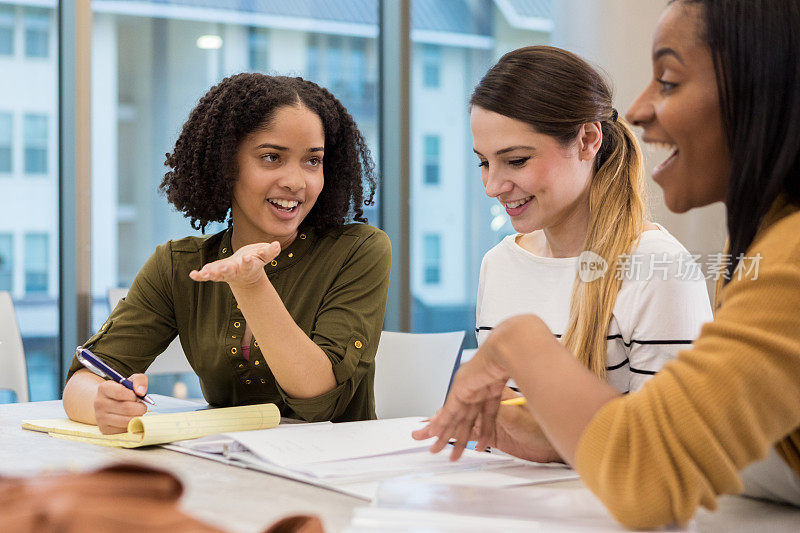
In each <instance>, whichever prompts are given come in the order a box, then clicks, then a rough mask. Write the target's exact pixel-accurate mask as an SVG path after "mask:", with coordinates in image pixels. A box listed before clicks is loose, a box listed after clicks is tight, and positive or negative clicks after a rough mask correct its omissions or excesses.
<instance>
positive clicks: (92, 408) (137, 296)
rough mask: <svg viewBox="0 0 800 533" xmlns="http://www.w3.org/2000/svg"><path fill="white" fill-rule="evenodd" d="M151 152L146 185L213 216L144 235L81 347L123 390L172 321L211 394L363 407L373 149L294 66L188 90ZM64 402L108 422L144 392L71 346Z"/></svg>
mask: <svg viewBox="0 0 800 533" xmlns="http://www.w3.org/2000/svg"><path fill="white" fill-rule="evenodd" d="M165 164H166V165H167V166H168V167H169V168H170V171H169V172H167V173H166V175H165V176H164V180H163V182H162V183H161V189H162V190H163V191H164V192H165V193H166V196H167V199H168V200H169V201H170V202H171V203H172V204H173V205H174V206H175V207H176V208H177V209H178V210H179V211H182V212H183V213H184V215H185V216H186V217H187V218H189V219H190V220H191V225H192V227H194V228H195V229H200V230H205V227H206V226H207V225H208V224H209V223H210V222H223V221H225V220H226V219H228V221H229V227H228V229H226V230H224V231H222V232H220V233H217V234H216V235H211V236H208V237H187V238H184V239H179V240H174V241H169V242H167V243H165V244H163V245H161V246H159V247H158V248H156V251H155V253H154V254H153V255H152V256H151V257H150V259H149V260H148V261H147V263H146V264H145V265H144V266H143V267H142V269H141V270H140V271H139V273H138V274H137V276H136V279H134V281H133V285H132V286H131V288H130V290H129V291H128V295H127V297H126V298H124V299H123V300H122V301H121V302H120V303H119V304H118V305H117V307H116V308H115V309H114V310H113V312H112V313H111V316H110V317H109V318H108V320H107V321H106V323H105V324H104V325H103V327H102V328H100V331H99V332H98V333H97V334H96V335H94V336H93V337H92V338H90V339H89V340H88V341H86V343H85V344H84V347H85V348H88V349H90V350H92V351H93V352H94V353H95V354H96V355H97V356H99V357H101V358H102V359H104V360H105V362H106V363H107V364H108V365H109V366H111V367H112V368H114V369H116V370H117V371H118V372H120V373H121V374H123V375H125V376H131V378H130V379H131V381H133V383H134V387H135V388H136V392H137V393H138V394H139V396H143V395H144V394H145V392H146V391H147V377H146V376H145V375H144V374H143V372H144V371H145V370H146V369H147V367H148V366H149V365H150V363H152V362H153V360H154V359H155V358H156V357H157V356H158V355H159V354H160V353H161V352H163V351H164V349H165V348H166V347H167V345H168V344H169V343H170V341H172V339H174V338H175V336H176V335H177V336H179V337H180V341H181V346H182V347H183V351H184V353H185V354H186V357H187V358H188V360H189V363H190V364H191V366H192V368H193V369H194V370H195V372H196V373H197V375H198V376H199V378H200V384H201V387H202V389H203V395H204V396H205V399H206V400H207V401H208V403H209V404H211V405H214V406H233V405H244V404H254V403H267V402H273V403H275V404H277V405H278V407H279V408H280V410H281V414H282V415H283V416H289V417H293V418H301V419H304V420H309V421H321V420H333V421H351V420H363V419H370V418H375V405H374V399H373V376H374V372H375V363H374V357H375V352H376V350H377V347H378V340H379V338H380V333H381V329H382V325H383V315H384V309H385V307H386V296H387V292H388V282H389V268H390V262H391V260H390V255H391V251H390V245H389V240H388V238H387V237H386V234H385V233H383V232H382V231H380V230H379V229H377V228H374V227H372V226H368V225H367V224H366V222H367V220H366V219H365V218H364V217H363V210H362V207H363V205H365V204H368V203H371V202H372V198H373V195H374V192H375V190H374V188H375V178H374V173H373V164H372V160H371V158H370V154H369V150H368V149H367V147H366V144H365V142H364V139H363V137H362V135H361V133H360V132H359V130H358V127H357V126H356V124H355V122H354V121H353V118H352V117H351V116H350V114H349V113H348V112H347V110H346V109H345V108H344V107H343V106H342V104H341V103H340V102H339V100H337V99H336V98H335V97H334V96H333V95H332V94H331V93H330V92H328V91H327V90H325V89H323V88H322V87H319V86H318V85H316V84H314V83H312V82H309V81H306V80H303V79H302V78H288V77H283V76H265V75H262V74H237V75H235V76H231V77H229V78H226V79H224V80H222V82H220V83H219V84H218V85H217V86H215V87H212V88H211V89H210V90H209V91H208V93H206V95H205V96H203V97H202V98H201V99H200V102H199V103H198V104H197V106H196V107H195V108H194V110H193V111H192V112H191V114H190V115H189V119H188V120H187V121H186V123H185V124H184V125H183V131H182V132H181V134H180V136H179V137H178V140H177V142H176V143H175V149H174V150H173V151H172V153H170V154H167V157H166V163H165ZM365 184H366V185H368V187H369V190H368V191H367V196H365V191H364V188H365V187H364V185H365ZM214 282H220V283H214ZM64 409H65V410H66V412H67V414H68V415H69V416H70V418H72V419H73V420H77V421H80V422H86V423H90V424H97V425H98V426H99V427H100V430H101V431H102V432H104V433H114V432H120V431H125V430H126V428H127V424H128V420H130V419H131V418H132V417H134V416H138V415H141V414H143V413H144V411H145V406H144V404H143V403H141V402H140V401H137V398H136V396H135V395H134V393H133V391H131V390H128V389H126V388H125V387H123V386H122V385H119V384H117V383H114V382H113V381H104V380H103V379H101V378H99V377H98V376H96V375H94V374H92V373H90V372H88V371H87V370H85V369H83V368H82V367H81V365H80V363H79V362H78V361H77V360H73V362H72V366H71V367H70V371H69V376H68V382H67V386H66V388H65V389H64Z"/></svg>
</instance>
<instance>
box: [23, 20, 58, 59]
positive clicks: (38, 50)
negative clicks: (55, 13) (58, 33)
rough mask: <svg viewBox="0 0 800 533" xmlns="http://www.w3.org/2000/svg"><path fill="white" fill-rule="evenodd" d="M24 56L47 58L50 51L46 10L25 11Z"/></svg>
mask: <svg viewBox="0 0 800 533" xmlns="http://www.w3.org/2000/svg"><path fill="white" fill-rule="evenodd" d="M24 20H25V56H27V57H31V58H33V57H40V58H42V57H47V56H48V54H49V51H50V30H51V27H50V26H51V24H50V13H49V11H48V10H46V9H30V8H28V9H26V10H25V15H24Z"/></svg>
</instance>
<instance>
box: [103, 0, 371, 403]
mask: <svg viewBox="0 0 800 533" xmlns="http://www.w3.org/2000/svg"><path fill="white" fill-rule="evenodd" d="M137 5H138V6H139V8H138V10H137V16H130V15H127V14H125V11H126V7H125V3H124V2H117V1H111V0H94V1H93V2H92V8H93V11H94V26H93V39H94V43H93V44H94V46H93V56H92V72H93V74H92V75H93V86H92V106H93V110H94V113H93V132H94V137H93V139H92V171H93V174H94V175H95V176H102V177H103V179H102V180H98V179H95V180H93V183H92V202H93V204H92V205H93V207H92V224H93V227H92V241H93V242H94V243H95V246H94V247H93V249H94V250H96V251H98V253H95V254H94V255H93V257H92V272H93V276H92V280H93V286H92V295H93V302H94V305H93V326H94V328H95V329H97V328H99V327H100V326H101V325H102V323H103V322H104V320H105V318H106V316H107V315H108V312H109V308H108V300H107V294H108V289H109V288H112V287H128V286H129V285H130V283H131V281H132V280H133V278H134V276H135V275H136V273H137V272H138V270H139V268H141V266H142V265H143V264H144V262H145V260H146V259H147V258H148V257H149V256H150V255H151V254H152V253H153V251H154V249H155V247H156V246H157V245H159V244H161V243H164V242H165V241H167V240H168V239H174V238H181V237H185V236H187V235H197V234H198V232H195V231H193V230H192V229H191V227H190V226H189V223H188V220H187V219H185V218H184V217H183V216H182V214H180V213H177V212H175V210H174V209H173V208H172V206H171V205H170V204H169V203H168V202H167V201H166V199H165V198H164V197H163V196H162V195H160V194H159V192H158V185H159V184H160V183H161V180H162V179H163V177H164V172H165V167H164V154H165V153H166V152H171V151H172V148H173V145H174V143H175V140H176V139H177V136H178V133H179V132H180V130H181V126H182V125H183V123H184V122H185V121H186V119H187V117H188V115H189V112H190V111H191V109H192V108H193V107H194V105H195V104H196V103H197V101H198V99H199V98H200V97H201V96H202V95H203V94H205V92H206V91H207V90H208V89H209V88H210V87H211V86H212V85H214V84H216V83H217V82H219V81H220V80H221V79H222V78H224V77H225V76H229V75H231V74H235V73H238V72H242V71H248V70H249V71H255V70H258V71H266V72H267V73H269V74H285V75H292V76H303V77H305V78H308V79H311V80H313V81H316V82H318V83H320V84H321V85H323V86H325V87H327V88H328V89H330V90H331V92H333V93H334V95H336V96H337V97H338V98H340V99H341V101H342V103H343V104H344V105H345V106H346V107H347V109H348V110H349V111H350V112H351V114H352V115H353V117H354V118H355V120H356V122H358V124H359V127H360V129H361V131H362V133H363V134H364V135H365V137H366V140H367V144H368V145H369V146H370V147H371V148H372V150H373V156H374V158H375V160H376V161H377V156H378V154H377V153H376V149H377V140H378V138H377V136H378V122H377V121H378V103H377V87H378V83H377V82H378V63H377V58H378V53H377V35H378V26H377V21H378V1H377V0H346V1H340V2H333V3H327V4H326V3H323V2H320V3H318V4H315V5H316V6H317V7H315V9H313V10H310V9H309V7H308V3H306V2H227V3H225V4H224V7H221V6H216V5H215V6H214V9H213V10H212V9H206V8H207V6H209V5H210V4H209V3H208V2H200V1H196V2H195V1H192V0H188V1H185V2H180V3H174V2H173V3H169V4H163V3H161V2H152V3H151V2H148V3H140V4H137ZM220 20H225V21H226V22H225V23H220V22H218V21H220ZM287 21H288V22H287ZM292 21H295V22H296V27H294V26H293V24H294V23H292ZM309 28H313V31H308V29H309ZM203 36H215V37H216V38H217V39H214V40H204V41H203V43H206V42H208V43H215V47H205V48H201V47H200V46H199V45H200V44H201V43H200V42H198V39H199V38H200V37H203ZM377 209H378V206H377V203H376V205H373V206H370V207H368V208H365V216H367V217H368V218H369V220H370V223H371V224H373V225H377V224H378V222H379V221H378V220H377V213H378V210H377ZM222 227H223V226H222V225H219V226H215V227H208V228H207V229H206V233H207V234H212V233H215V232H217V231H219V230H220V229H222ZM98 243H102V246H101V245H99V244H98ZM181 379H183V381H186V379H185V377H184V378H181ZM175 381H176V378H175V377H174V376H167V377H163V376H162V377H158V379H156V380H154V381H152V382H151V383H153V389H152V390H153V391H154V392H160V393H164V394H170V393H172V392H173V386H174V384H175ZM188 386H189V390H188V395H189V396H190V397H199V396H200V395H201V392H200V390H199V387H198V386H197V384H196V382H195V381H190V382H189V383H188Z"/></svg>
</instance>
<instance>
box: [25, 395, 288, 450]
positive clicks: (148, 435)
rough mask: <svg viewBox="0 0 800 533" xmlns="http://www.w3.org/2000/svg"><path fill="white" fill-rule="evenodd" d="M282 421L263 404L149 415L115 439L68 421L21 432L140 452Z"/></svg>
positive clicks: (35, 424) (34, 423)
mask: <svg viewBox="0 0 800 533" xmlns="http://www.w3.org/2000/svg"><path fill="white" fill-rule="evenodd" d="M280 421H281V414H280V411H278V407H277V406H276V405H275V404H274V403H264V404H260V405H242V406H239V407H223V408H220V409H207V410H204V411H190V412H186V413H168V414H158V413H147V414H145V415H143V416H138V417H136V418H133V419H131V421H130V422H128V432H127V433H117V434H115V435H104V434H102V433H100V429H99V428H98V427H97V426H92V425H90V424H81V423H80V422H74V421H72V420H69V419H66V418H64V419H58V418H54V419H51V420H23V421H22V428H23V429H30V430H32V431H41V432H44V433H48V434H49V435H50V436H51V437H56V438H59V439H68V440H77V441H81V442H91V443H92V444H99V445H101V446H116V447H118V448H138V447H140V446H151V445H154V444H166V443H168V442H174V441H177V440H186V439H196V438H198V437H205V436H207V435H215V434H217V433H228V432H230V431H249V430H251V429H268V428H272V427H275V426H277V425H278V424H279V423H280Z"/></svg>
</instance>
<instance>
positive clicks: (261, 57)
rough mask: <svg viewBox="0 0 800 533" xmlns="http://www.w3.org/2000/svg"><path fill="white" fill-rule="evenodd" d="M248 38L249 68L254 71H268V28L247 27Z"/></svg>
mask: <svg viewBox="0 0 800 533" xmlns="http://www.w3.org/2000/svg"><path fill="white" fill-rule="evenodd" d="M248 37H249V39H250V41H249V43H248V46H249V47H250V70H252V71H254V72H265V73H266V72H268V71H269V49H268V48H267V47H268V46H269V30H267V29H265V28H248Z"/></svg>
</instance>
